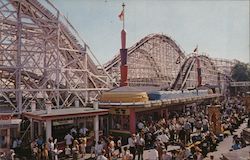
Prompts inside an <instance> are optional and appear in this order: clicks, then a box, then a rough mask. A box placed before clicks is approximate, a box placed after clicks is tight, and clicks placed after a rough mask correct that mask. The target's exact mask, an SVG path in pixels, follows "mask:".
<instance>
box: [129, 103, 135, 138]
mask: <svg viewBox="0 0 250 160" xmlns="http://www.w3.org/2000/svg"><path fill="white" fill-rule="evenodd" d="M129 113H130V115H129V128H130V133H131V134H133V133H135V131H136V119H135V109H134V108H130V109H129Z"/></svg>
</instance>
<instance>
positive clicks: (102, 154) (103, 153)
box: [96, 149, 108, 160]
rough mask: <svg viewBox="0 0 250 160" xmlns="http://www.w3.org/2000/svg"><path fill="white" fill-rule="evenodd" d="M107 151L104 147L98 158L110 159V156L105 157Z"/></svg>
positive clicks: (100, 159) (98, 159)
mask: <svg viewBox="0 0 250 160" xmlns="http://www.w3.org/2000/svg"><path fill="white" fill-rule="evenodd" d="M105 153H106V151H105V150H104V149H102V151H101V155H99V156H98V157H97V159H96V160H108V158H107V157H105Z"/></svg>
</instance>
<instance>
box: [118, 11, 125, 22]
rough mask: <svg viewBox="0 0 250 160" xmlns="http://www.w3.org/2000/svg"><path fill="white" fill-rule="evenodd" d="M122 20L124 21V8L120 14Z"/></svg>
mask: <svg viewBox="0 0 250 160" xmlns="http://www.w3.org/2000/svg"><path fill="white" fill-rule="evenodd" d="M118 17H119V18H120V20H121V21H124V8H123V9H122V11H121V13H120V14H119V15H118Z"/></svg>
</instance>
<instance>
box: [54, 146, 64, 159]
mask: <svg viewBox="0 0 250 160" xmlns="http://www.w3.org/2000/svg"><path fill="white" fill-rule="evenodd" d="M53 152H54V158H53V159H54V160H58V155H59V154H60V153H62V152H63V151H62V150H59V149H58V148H57V145H56V144H55V148H54V150H53Z"/></svg>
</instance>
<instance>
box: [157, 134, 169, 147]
mask: <svg viewBox="0 0 250 160" xmlns="http://www.w3.org/2000/svg"><path fill="white" fill-rule="evenodd" d="M157 139H160V140H161V141H162V142H163V143H164V145H165V147H166V148H167V144H168V141H169V138H168V136H167V135H166V134H165V133H162V132H159V135H158V136H157Z"/></svg>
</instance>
